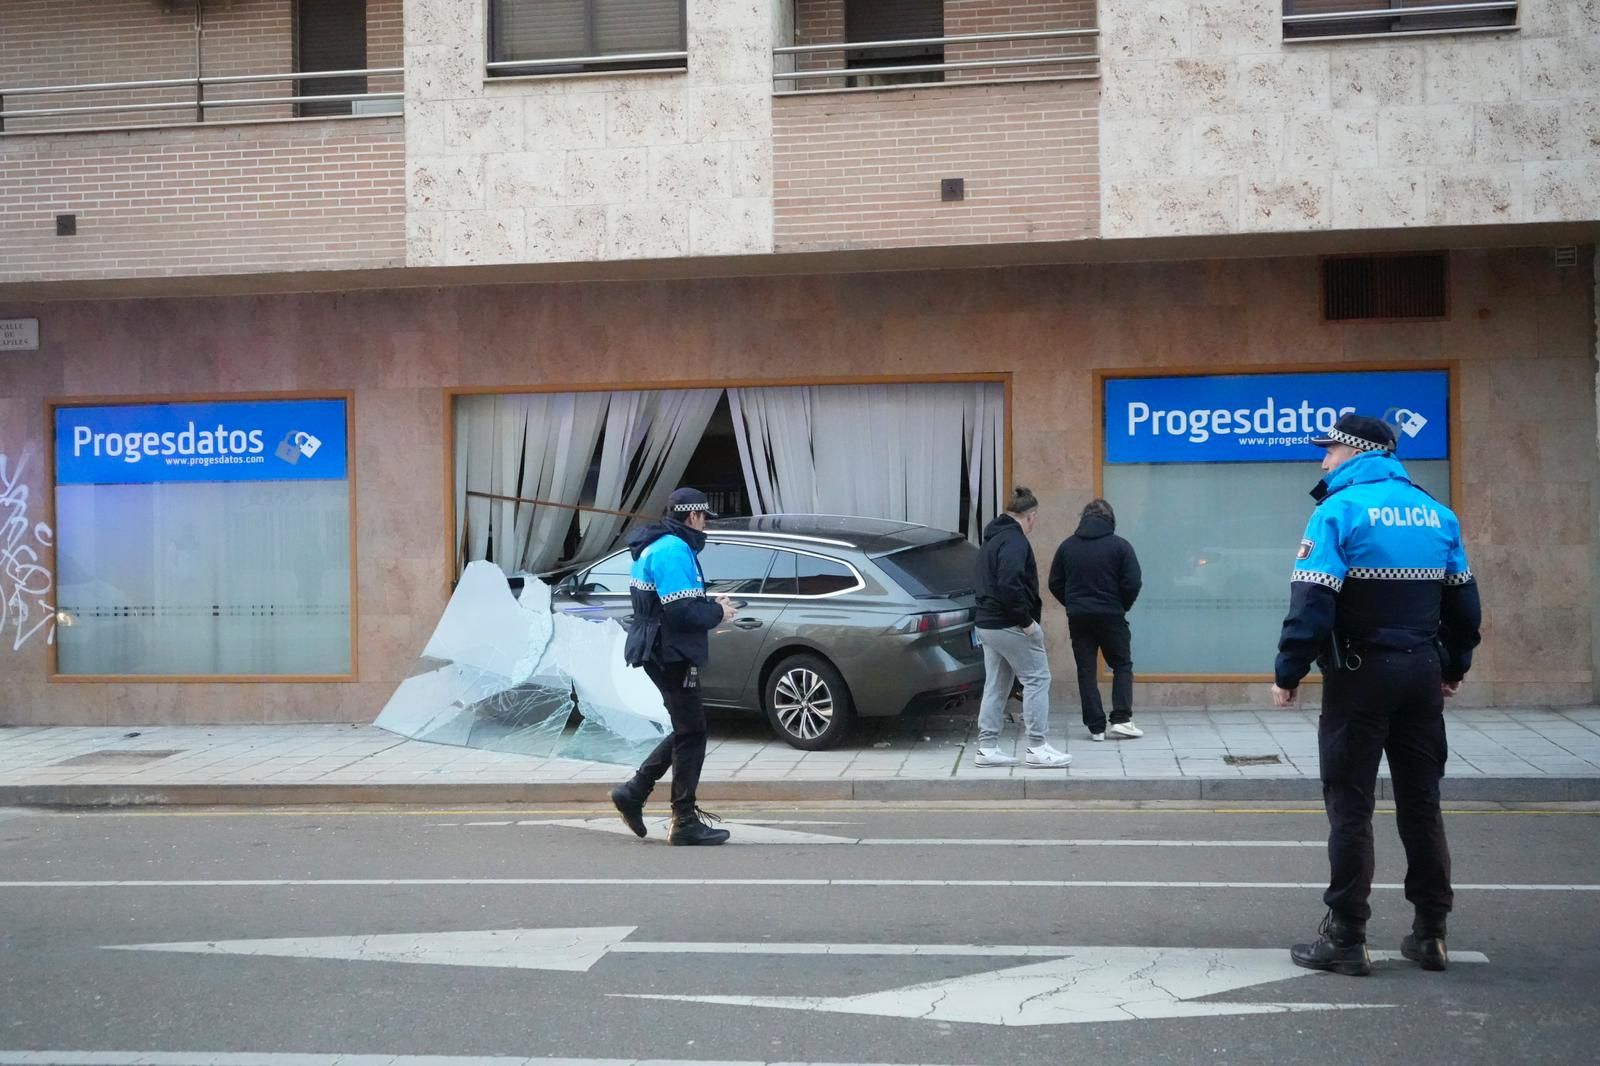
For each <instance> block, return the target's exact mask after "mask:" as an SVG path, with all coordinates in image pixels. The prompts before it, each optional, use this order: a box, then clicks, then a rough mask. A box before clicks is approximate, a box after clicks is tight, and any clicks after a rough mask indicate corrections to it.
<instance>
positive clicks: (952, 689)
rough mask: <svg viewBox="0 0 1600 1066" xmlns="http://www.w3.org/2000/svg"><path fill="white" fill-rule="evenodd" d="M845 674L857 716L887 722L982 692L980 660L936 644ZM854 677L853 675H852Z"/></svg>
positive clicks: (934, 708)
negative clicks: (967, 657) (962, 655)
mask: <svg viewBox="0 0 1600 1066" xmlns="http://www.w3.org/2000/svg"><path fill="white" fill-rule="evenodd" d="M907 652H908V654H906V655H903V656H892V657H889V658H886V659H881V660H879V662H878V663H876V664H873V665H867V664H862V668H860V669H857V670H854V671H851V673H850V674H847V675H846V679H845V680H846V682H847V683H848V684H849V685H850V695H851V697H852V698H853V701H854V703H855V709H856V714H857V715H858V716H860V717H862V718H890V717H893V716H895V715H900V714H918V713H928V712H937V711H940V710H946V709H948V708H950V707H952V706H955V705H957V704H960V703H964V702H966V701H968V700H972V699H976V698H977V697H978V696H979V695H980V694H982V692H983V676H984V675H983V661H982V660H981V659H980V660H978V661H977V662H970V661H967V662H964V661H962V660H961V659H958V658H956V657H955V656H953V655H950V654H949V653H948V652H946V651H945V650H944V649H943V648H941V647H939V646H938V645H932V646H924V647H921V648H915V649H907ZM851 675H854V676H851Z"/></svg>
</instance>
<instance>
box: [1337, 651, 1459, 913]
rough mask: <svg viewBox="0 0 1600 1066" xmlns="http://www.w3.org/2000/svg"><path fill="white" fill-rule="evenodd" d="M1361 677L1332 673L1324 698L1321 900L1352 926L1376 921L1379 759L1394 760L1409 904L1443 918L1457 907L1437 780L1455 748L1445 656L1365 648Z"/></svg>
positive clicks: (1394, 786) (1348, 672) (1391, 764)
mask: <svg viewBox="0 0 1600 1066" xmlns="http://www.w3.org/2000/svg"><path fill="white" fill-rule="evenodd" d="M1356 654H1357V655H1359V656H1360V658H1361V665H1360V667H1359V668H1358V669H1356V670H1330V671H1328V673H1327V675H1326V680H1325V682H1324V684H1323V691H1322V717H1321V719H1320V720H1319V721H1318V723H1317V742H1318V748H1319V753H1320V755H1321V759H1322V798H1323V803H1324V805H1325V806H1326V807H1327V809H1328V862H1329V865H1330V866H1331V867H1332V871H1331V876H1330V877H1329V880H1328V891H1327V892H1326V893H1324V894H1323V897H1322V898H1323V900H1324V902H1326V903H1327V905H1328V907H1329V908H1331V909H1332V910H1333V911H1334V912H1335V913H1337V914H1339V915H1340V916H1342V917H1344V918H1345V919H1347V920H1350V921H1355V922H1365V921H1367V919H1368V918H1370V917H1371V916H1372V907H1371V906H1370V904H1369V903H1368V897H1369V896H1370V895H1371V894H1372V874H1373V853H1372V808H1373V802H1374V797H1375V793H1376V791H1377V783H1378V760H1379V758H1380V757H1381V756H1383V755H1384V754H1386V753H1387V754H1388V756H1389V774H1390V778H1391V782H1392V790H1393V793H1394V803H1395V822H1396V824H1397V828H1398V829H1399V831H1400V842H1401V844H1403V845H1404V846H1405V851H1406V899H1408V900H1410V901H1411V905H1412V906H1413V907H1415V908H1416V911H1417V914H1418V915H1419V916H1422V917H1431V918H1438V919H1441V920H1442V919H1443V917H1444V916H1445V915H1446V914H1448V913H1449V911H1450V908H1451V905H1452V904H1453V903H1454V901H1455V894H1454V893H1453V892H1452V891H1451V889H1450V848H1449V845H1448V844H1447V843H1446V841H1445V836H1444V818H1443V816H1442V815H1441V814H1440V813H1439V779H1440V778H1442V777H1443V776H1444V764H1445V759H1446V758H1447V757H1448V754H1449V752H1448V748H1447V746H1446V744H1445V733H1444V696H1443V694H1442V693H1441V692H1440V691H1439V653H1438V651H1437V650H1436V649H1435V648H1434V647H1433V645H1431V644H1427V645H1423V646H1422V647H1419V648H1416V649H1414V650H1412V651H1409V652H1403V651H1386V650H1382V649H1378V648H1370V649H1366V650H1362V649H1357V650H1356Z"/></svg>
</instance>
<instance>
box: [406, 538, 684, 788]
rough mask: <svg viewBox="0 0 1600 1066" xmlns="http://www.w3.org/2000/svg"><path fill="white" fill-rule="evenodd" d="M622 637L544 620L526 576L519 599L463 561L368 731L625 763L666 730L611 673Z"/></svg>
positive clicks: (646, 693) (636, 688) (619, 664)
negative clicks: (418, 654) (405, 672)
mask: <svg viewBox="0 0 1600 1066" xmlns="http://www.w3.org/2000/svg"><path fill="white" fill-rule="evenodd" d="M625 639H626V634H625V633H624V631H623V629H622V627H621V626H619V625H617V623H616V622H614V621H610V620H606V621H603V622H598V623H596V622H589V621H583V620H580V619H577V618H573V617H570V616H567V615H553V614H552V612H551V606H550V588H549V586H547V585H545V584H544V582H542V581H539V580H537V579H534V578H531V577H530V578H528V579H527V581H526V582H525V584H524V587H523V593H522V596H521V598H520V600H519V599H518V598H517V597H514V596H513V595H512V593H511V588H510V586H509V585H508V584H507V582H506V578H505V574H504V573H502V572H501V570H500V569H499V567H497V566H495V565H494V564H492V563H485V562H477V563H471V564H469V565H468V566H467V569H466V571H465V572H464V573H463V574H462V575H461V581H460V583H459V584H458V585H457V586H456V591H455V593H454V595H452V596H451V597H450V602H449V603H448V604H447V605H446V606H445V610H444V614H443V615H442V616H441V617H440V619H439V624H438V626H437V627H436V628H435V630H434V632H433V636H432V637H430V638H429V640H428V644H427V647H426V648H424V649H423V654H422V658H421V659H419V660H418V662H417V666H416V669H415V670H414V671H413V672H412V674H411V676H410V677H408V678H406V680H405V681H403V682H401V683H400V686H399V687H398V688H397V689H396V690H395V693H394V695H393V696H392V697H390V699H389V702H388V704H387V705H386V706H385V707H384V709H383V713H381V714H380V715H379V716H378V719H377V721H376V723H375V724H376V725H377V726H378V727H379V728H381V729H386V730H388V731H390V732H392V733H398V734H399V735H401V736H404V737H410V738H412V739H414V740H422V741H428V742H430V743H437V744H456V745H460V746H463V747H469V748H482V749H485V750H489V751H503V752H512V753H516V754H522V755H535V756H544V757H550V756H556V757H562V758H571V759H585V760H590V761H595V762H615V763H623V764H632V763H636V762H638V761H639V760H640V759H642V758H643V757H644V755H645V753H646V752H648V751H649V750H650V749H651V748H652V747H654V746H655V745H656V744H657V743H658V742H659V741H660V740H661V738H662V737H663V736H665V735H666V734H667V733H668V732H670V731H671V727H670V725H669V719H668V718H667V714H666V708H665V707H664V706H663V705H662V702H661V696H660V694H659V693H658V692H656V690H655V686H654V685H652V684H651V683H650V680H649V678H648V677H646V676H645V674H644V672H643V671H640V670H633V669H630V668H628V667H627V666H626V665H625V664H624V663H623V661H622V644H623V641H624V640H625ZM574 712H576V713H577V714H578V715H580V716H581V718H580V719H579V720H578V721H577V722H576V723H574V721H573V717H574Z"/></svg>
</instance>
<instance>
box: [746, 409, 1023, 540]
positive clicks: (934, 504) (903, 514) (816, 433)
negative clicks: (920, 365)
mask: <svg viewBox="0 0 1600 1066" xmlns="http://www.w3.org/2000/svg"><path fill="white" fill-rule="evenodd" d="M728 401H729V406H730V408H731V409H732V412H733V424H734V435H735V438H736V439H737V441H738V447H739V458H740V462H741V464H742V465H743V467H744V471H745V484H746V489H747V491H748V492H749V494H750V500H751V503H752V506H753V507H754V508H755V510H756V511H757V512H758V513H783V512H788V513H807V512H812V513H820V514H846V515H861V516H865V517H870V518H887V519H894V520H899V521H906V522H920V523H922V524H925V525H930V526H936V527H938V528H940V529H961V528H962V527H963V526H965V527H966V529H967V532H968V535H969V536H970V537H971V538H972V539H973V540H976V539H977V538H978V535H979V533H980V532H981V531H982V528H983V523H985V522H987V521H988V519H989V518H992V517H994V515H995V514H996V513H997V512H998V508H999V506H1000V494H1001V490H1002V482H1003V480H1004V463H1005V450H1004V447H1003V443H1004V402H1005V393H1004V388H1003V387H1002V386H1000V385H998V384H995V383H988V382H980V383H975V384H972V385H952V384H915V385H873V386H853V385H850V386H805V387H798V388H781V389H729V390H728ZM864 457H869V458H867V461H864ZM964 497H968V499H964ZM963 519H965V521H963Z"/></svg>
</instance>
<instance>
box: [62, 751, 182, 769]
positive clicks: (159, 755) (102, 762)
mask: <svg viewBox="0 0 1600 1066" xmlns="http://www.w3.org/2000/svg"><path fill="white" fill-rule="evenodd" d="M182 753H183V752H182V750H181V749H175V750H172V751H91V752H89V753H88V754H87V755H74V756H73V757H72V758H70V759H62V760H61V761H60V762H58V763H56V764H55V765H57V766H142V765H143V764H145V763H147V762H158V761H159V760H161V759H167V758H171V757H172V756H174V755H181V754H182Z"/></svg>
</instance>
